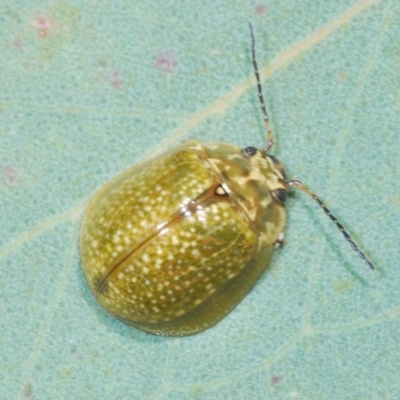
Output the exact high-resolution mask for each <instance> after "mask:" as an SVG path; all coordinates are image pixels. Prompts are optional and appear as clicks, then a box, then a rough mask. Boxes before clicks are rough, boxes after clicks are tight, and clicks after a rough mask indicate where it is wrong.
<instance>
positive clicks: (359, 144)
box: [0, 0, 400, 400]
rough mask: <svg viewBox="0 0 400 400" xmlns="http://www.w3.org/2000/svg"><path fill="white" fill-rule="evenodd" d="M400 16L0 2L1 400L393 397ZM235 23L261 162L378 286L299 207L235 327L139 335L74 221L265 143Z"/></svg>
mask: <svg viewBox="0 0 400 400" xmlns="http://www.w3.org/2000/svg"><path fill="white" fill-rule="evenodd" d="M135 3H138V2H135ZM399 15H400V9H399V3H398V2H395V1H389V0H387V1H373V0H360V1H359V2H356V1H353V2H351V1H341V2H335V3H329V2H324V1H317V2H315V1H309V2H293V1H289V2H288V1H286V2H278V3H276V4H275V3H270V4H267V5H264V4H261V3H260V4H255V3H252V4H250V3H244V2H227V1H222V0H221V1H213V2H202V3H201V5H200V3H199V4H197V5H196V6H194V5H193V3H190V2H179V4H178V3H177V4H176V5H173V4H172V3H168V2H167V3H165V2H161V1H155V2H140V4H134V2H94V3H93V2H91V3H88V4H86V5H85V4H80V5H79V6H71V5H69V4H67V3H61V2H55V3H54V4H53V5H52V6H51V7H50V8H49V7H48V6H47V3H44V2H36V5H35V7H32V6H30V5H29V6H26V5H23V4H22V3H21V4H19V3H18V4H17V3H14V2H3V4H2V24H1V30H0V37H1V39H2V42H3V54H2V58H1V61H0V73H1V79H0V82H1V83H0V84H1V90H0V109H1V114H0V118H1V120H0V164H1V165H0V168H1V169H0V170H1V173H2V176H1V177H0V179H1V182H0V193H1V204H0V215H1V217H0V223H1V227H2V235H1V237H0V274H1V275H0V276H1V278H0V279H1V281H0V282H1V294H0V298H1V307H2V319H1V323H0V324H1V325H0V330H1V332H2V346H1V350H0V355H1V360H2V363H1V365H2V366H1V374H0V377H1V381H0V383H1V387H2V395H1V397H2V398H7V399H12V398H21V399H34V398H35V399H45V398H53V399H54V398H73V399H88V398H92V399H95V398H116V399H120V398H129V399H174V400H176V399H266V398H276V399H288V398H294V399H295V398H301V399H332V398H334V399H383V398H387V399H395V398H400V389H399V385H398V382H399V379H400V374H399V371H400V346H399V345H398V338H399V337H400V336H399V335H400V326H399V325H400V323H399V320H400V296H399V289H398V288H399V287H400V283H399V276H400V274H399V262H398V260H399V259H400V247H399V245H398V243H399V239H398V238H399V237H400V221H399V219H400V218H399V215H400V212H399V207H400V197H399V189H398V187H399V186H398V177H399V176H400V167H399V165H400V164H399V162H398V154H399V153H400V139H399V126H400V121H399V115H400V114H399V98H400V96H399V94H400V90H399V82H400V74H399V71H400V68H399V54H400V52H399V50H400V49H399V45H398V26H399V23H400V21H399ZM248 20H251V21H252V22H253V24H254V27H255V34H256V50H257V58H258V63H259V66H260V70H261V72H262V75H263V85H264V93H265V99H266V103H267V108H268V112H269V115H270V118H271V122H272V125H273V127H274V134H275V143H276V145H275V148H274V154H275V155H276V156H277V157H278V158H279V159H280V160H281V161H282V162H283V164H284V165H285V166H286V169H287V172H288V176H289V177H291V178H293V179H301V180H302V181H304V182H305V183H306V184H308V185H310V187H311V188H312V189H313V190H314V191H315V192H316V193H317V194H318V195H319V196H321V197H322V199H324V201H325V202H326V203H327V205H328V206H329V207H330V208H331V210H332V212H333V213H334V214H335V215H336V216H337V217H338V218H339V219H340V221H342V222H343V223H344V225H345V226H346V227H347V228H348V230H349V232H350V233H351V234H352V235H353V237H354V239H355V240H356V241H357V243H359V245H360V246H361V248H362V249H363V250H364V251H365V252H366V253H367V255H368V256H369V257H370V258H371V259H372V261H373V262H374V263H375V265H376V268H377V271H375V272H372V271H370V270H369V269H368V268H367V267H366V265H365V264H363V262H362V261H361V260H360V259H358V257H357V255H356V254H355V253H354V252H353V251H351V249H350V248H349V246H348V244H347V243H346V242H345V241H344V240H343V238H342V237H341V234H340V232H338V231H337V230H336V228H335V227H334V226H333V224H332V223H331V222H330V221H329V219H328V218H326V217H325V216H324V214H323V213H322V212H321V211H320V209H319V207H318V206H317V205H316V204H314V202H313V201H312V200H311V199H309V198H307V196H306V195H303V194H300V193H296V194H294V195H293V196H292V197H291V198H290V199H289V201H288V206H287V212H288V223H287V229H286V231H285V235H286V240H287V243H286V245H285V247H284V248H283V249H280V250H278V251H277V252H276V254H275V256H274V258H273V261H272V263H271V265H270V266H269V268H268V270H267V271H266V273H265V274H264V276H263V278H262V279H261V280H260V282H259V283H258V285H257V286H256V287H255V288H254V290H253V291H252V292H251V293H250V294H249V295H248V296H247V297H246V298H245V299H244V301H243V302H242V303H241V304H240V305H239V306H238V307H237V308H236V309H235V310H234V312H232V313H231V314H230V315H229V316H228V317H227V318H225V319H224V320H223V321H222V322H221V323H219V324H218V325H217V326H215V327H214V328H212V329H210V330H208V331H205V332H203V333H200V334H198V335H195V336H191V337H183V338H165V337H156V336H152V335H148V334H146V333H144V332H141V331H138V330H136V329H134V328H132V327H129V326H127V325H124V324H123V323H121V322H119V321H117V320H115V319H114V318H112V317H110V316H109V315H108V314H106V313H105V312H104V311H103V310H102V309H101V308H100V306H99V305H98V304H97V303H96V302H95V300H94V299H93V297H92V295H91V293H90V292H89V289H88V287H87V284H86V282H85V278H84V276H83V273H82V271H81V267H80V260H79V247H78V243H79V227H80V222H81V218H82V216H83V212H84V209H85V206H86V204H87V201H88V199H89V198H90V197H91V196H92V195H93V194H94V193H95V191H96V190H97V189H98V188H100V187H101V186H102V185H103V184H104V183H105V182H106V181H108V180H109V179H111V178H112V177H113V176H115V175H116V174H117V173H118V172H120V171H122V170H124V169H126V168H127V167H128V166H129V165H131V164H133V163H135V162H137V161H139V160H140V159H142V158H144V157H148V156H151V155H155V154H158V153H159V152H161V151H163V150H164V149H165V148H166V147H170V146H173V145H176V144H177V143H179V142H181V141H184V140H187V139H193V138H198V139H201V140H202V141H226V142H231V143H237V144H239V145H241V146H248V145H257V146H259V147H261V146H263V145H264V144H265V136H264V135H265V133H264V129H263V123H262V116H261V112H260V110H259V104H258V100H257V92H256V88H255V80H254V76H253V70H252V65H251V58H250V56H249V47H250V38H249V32H248V28H247V21H248Z"/></svg>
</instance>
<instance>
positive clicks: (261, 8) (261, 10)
mask: <svg viewBox="0 0 400 400" xmlns="http://www.w3.org/2000/svg"><path fill="white" fill-rule="evenodd" d="M266 11H267V7H266V6H265V5H264V4H257V5H256V8H255V12H256V15H263V14H265V13H266Z"/></svg>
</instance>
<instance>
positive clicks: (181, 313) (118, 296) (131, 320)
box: [81, 24, 374, 336]
mask: <svg viewBox="0 0 400 400" xmlns="http://www.w3.org/2000/svg"><path fill="white" fill-rule="evenodd" d="M249 27H250V35H251V56H252V63H253V67H254V73H255V77H256V82H257V90H258V97H259V101H260V105H261V110H262V114H263V117H264V123H265V126H266V135H267V145H266V147H265V148H263V149H257V148H255V147H252V146H249V147H246V148H245V149H241V148H239V147H237V146H234V145H231V144H226V143H214V144H209V143H207V144H204V143H201V142H199V141H192V142H187V143H184V144H182V145H180V146H178V147H176V148H175V149H173V150H171V151H169V152H167V153H165V154H163V155H161V156H159V157H156V158H154V159H152V160H150V161H144V162H142V163H139V164H137V165H134V166H132V167H131V168H129V169H128V170H126V171H125V172H123V173H122V174H121V175H119V176H117V177H116V178H114V179H113V180H111V181H110V182H109V183H107V184H106V185H105V186H104V187H103V188H102V189H101V190H100V191H99V192H98V193H97V194H96V195H95V197H94V198H93V199H92V201H91V203H90V205H89V207H88V209H87V211H86V214H85V217H84V221H83V226H82V233H81V257H82V264H83V269H84V273H85V276H86V278H87V281H88V283H89V286H90V288H91V290H92V292H93V293H94V296H95V297H96V299H97V300H98V302H99V303H100V304H101V305H102V306H103V307H104V308H105V309H106V310H107V311H108V312H109V313H110V314H112V315H113V316H115V317H117V318H119V319H120V320H122V321H124V322H126V323H128V324H130V325H133V326H135V327H137V328H139V329H142V330H144V331H147V332H151V333H155V334H162V335H172V336H183V335H190V334H194V333H197V332H201V331H203V330H205V329H207V328H209V327H211V326H213V325H214V324H216V323H217V322H218V321H220V320H221V319H222V318H224V317H225V316H226V315H227V314H228V313H229V312H230V311H231V310H232V309H233V308H234V307H235V306H236V305H237V304H238V303H239V302H240V301H241V299H242V298H243V297H244V296H245V295H246V294H247V293H248V292H249V291H250V289H251V288H252V287H253V286H254V285H255V283H256V282H257V280H258V279H259V277H260V276H261V274H262V273H263V272H264V270H265V269H266V267H267V266H268V265H269V263H270V259H271V256H272V253H273V249H274V247H276V246H278V245H279V244H280V243H282V240H283V235H282V232H283V229H284V226H285V216H286V212H285V201H286V196H287V190H288V189H291V188H296V189H300V190H302V191H304V192H306V193H307V194H308V195H310V196H311V197H312V198H313V199H314V200H315V201H316V202H317V203H318V204H319V205H320V207H321V208H322V209H323V210H324V212H325V213H326V215H327V216H328V217H329V218H330V219H331V220H332V221H333V222H334V224H335V225H336V226H337V227H338V229H339V230H340V231H341V232H342V234H343V235H344V238H345V239H346V240H347V241H348V242H349V244H350V245H351V247H352V248H353V249H354V250H355V251H356V252H357V253H358V255H359V256H360V257H361V258H362V259H363V260H364V261H365V262H366V263H367V264H368V266H369V267H370V268H371V269H374V267H373V265H372V263H371V262H370V261H369V260H368V259H367V258H366V256H365V255H364V253H362V252H361V251H360V250H359V248H358V247H357V245H356V244H355V243H354V241H353V240H352V239H351V237H350V236H349V234H348V233H347V232H346V230H345V229H344V227H343V225H342V224H341V223H340V222H338V220H337V219H336V218H335V217H334V216H333V215H332V213H331V212H330V210H329V209H328V208H327V207H326V206H325V205H324V204H323V203H322V201H321V200H320V199H319V198H318V197H317V196H316V195H315V194H314V193H313V192H312V191H311V190H310V189H309V188H308V187H307V186H305V185H304V184H303V183H301V182H300V181H297V180H288V179H287V177H286V174H285V171H284V168H283V166H282V164H281V163H280V162H279V161H278V160H277V159H276V158H275V157H274V156H272V155H270V154H269V151H270V149H271V148H272V146H273V138H272V131H271V127H270V122H269V119H268V114H267V110H266V107H265V103H264V99H263V94H262V87H261V80H260V75H259V71H258V67H257V62H256V54H255V38H254V32H253V28H252V25H251V24H249Z"/></svg>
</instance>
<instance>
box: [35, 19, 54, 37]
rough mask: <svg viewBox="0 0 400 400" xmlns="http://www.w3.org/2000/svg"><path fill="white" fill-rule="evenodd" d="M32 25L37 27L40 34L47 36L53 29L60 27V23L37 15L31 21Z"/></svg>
mask: <svg viewBox="0 0 400 400" xmlns="http://www.w3.org/2000/svg"><path fill="white" fill-rule="evenodd" d="M31 25H32V26H33V27H34V28H35V29H37V31H38V33H39V36H42V37H44V36H47V35H48V34H49V32H50V31H51V30H54V29H56V28H58V25H57V24H56V23H55V22H53V21H51V20H49V19H47V18H45V17H37V18H35V19H33V20H32V21H31Z"/></svg>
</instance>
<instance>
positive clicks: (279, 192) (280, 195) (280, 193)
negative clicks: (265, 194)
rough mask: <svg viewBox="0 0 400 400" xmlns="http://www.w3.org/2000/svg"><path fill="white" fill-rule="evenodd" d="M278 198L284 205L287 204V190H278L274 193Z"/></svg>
mask: <svg viewBox="0 0 400 400" xmlns="http://www.w3.org/2000/svg"><path fill="white" fill-rule="evenodd" d="M274 193H275V196H276V198H277V199H278V200H279V201H280V202H281V203H282V204H285V202H286V199H287V192H286V190H285V189H276V190H275V191H274Z"/></svg>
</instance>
